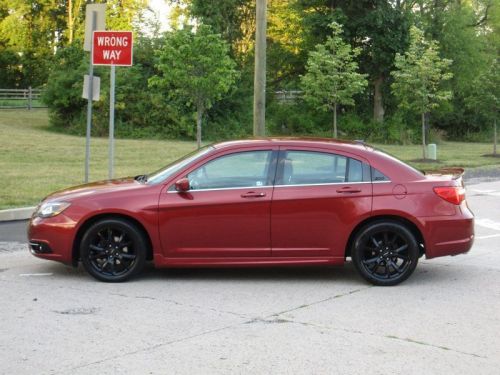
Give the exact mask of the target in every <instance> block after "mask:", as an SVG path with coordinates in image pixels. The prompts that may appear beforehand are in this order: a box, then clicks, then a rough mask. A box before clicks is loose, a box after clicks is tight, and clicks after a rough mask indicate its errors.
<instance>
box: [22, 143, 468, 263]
mask: <svg viewBox="0 0 500 375" xmlns="http://www.w3.org/2000/svg"><path fill="white" fill-rule="evenodd" d="M254 150H261V151H262V150H269V151H272V152H273V153H272V155H273V157H275V158H276V159H275V160H274V161H273V163H270V164H269V176H272V177H274V174H275V173H276V171H277V170H280V168H282V170H283V171H284V168H286V167H285V166H283V167H280V163H282V162H284V163H286V161H284V160H283V155H285V154H284V152H285V151H307V152H316V153H317V152H321V153H325V154H335V155H340V156H344V157H346V158H350V159H349V160H354V161H359V162H361V163H363V168H365V167H367V168H370V167H371V168H374V170H377V171H379V172H381V173H382V174H383V175H385V176H386V180H385V181H371V180H370V181H360V182H339V183H325V184H304V185H293V184H290V185H286V186H285V185H279V184H276V183H275V184H273V183H272V182H271V183H263V184H262V186H255V187H250V188H230V189H206V190H193V191H186V192H178V191H176V190H175V189H174V185H175V182H176V181H177V180H179V179H181V178H184V177H186V176H187V175H188V174H189V173H190V172H192V171H194V170H197V168H199V167H201V166H203V165H205V164H206V163H207V162H209V161H211V160H214V159H217V158H220V157H222V156H225V155H229V154H233V153H238V152H244V151H254ZM287 155H288V154H287ZM278 157H279V159H278ZM345 160H347V159H345ZM346 168H347V167H346ZM363 171H365V169H363ZM372 171H373V169H372ZM283 173H284V172H283ZM363 173H364V172H363ZM372 173H373V172H372ZM363 178H364V177H363ZM275 182H276V180H275ZM461 184H462V182H461V178H455V179H454V178H452V177H451V176H425V175H423V174H422V173H420V172H418V171H416V170H414V169H413V168H411V167H409V166H408V165H406V164H404V163H402V162H400V161H399V160H397V159H395V158H392V157H390V156H388V155H387V154H385V153H382V152H380V151H377V150H375V149H373V148H372V147H369V146H366V145H363V144H360V143H351V142H341V141H334V140H328V139H285V138H281V139H260V140H247V141H233V142H225V143H219V144H216V145H214V146H213V148H212V149H211V150H210V151H208V152H205V153H204V154H203V155H202V156H200V157H199V158H197V159H196V158H195V159H194V160H192V161H191V162H190V163H187V165H185V166H184V167H183V168H181V169H180V170H178V171H177V172H176V173H173V174H172V175H170V176H169V177H168V178H167V179H165V180H164V181H162V182H160V183H155V184H151V183H147V182H146V183H141V182H139V181H136V180H134V179H133V178H125V179H118V180H111V181H102V182H96V183H92V184H87V185H82V186H78V187H74V188H70V189H67V190H63V191H60V192H56V193H54V194H52V195H50V196H48V197H47V198H46V199H45V201H44V202H51V201H61V200H62V201H65V202H70V203H71V205H70V206H69V207H68V208H67V209H66V210H64V211H63V212H62V213H61V214H59V215H57V216H54V217H51V218H41V217H38V216H37V215H36V214H34V216H33V217H32V219H31V221H30V225H29V229H28V239H29V241H30V242H31V243H38V244H46V245H47V248H48V249H50V252H43V253H38V252H34V251H33V250H32V253H33V254H34V255H35V256H37V257H40V258H44V259H51V260H56V261H60V262H64V263H73V264H75V263H76V262H77V261H78V257H79V254H78V246H79V241H80V239H81V236H82V234H83V232H84V231H85V229H86V227H87V226H88V224H89V223H91V222H92V221H94V220H96V219H97V218H100V217H104V216H119V217H125V218H129V219H130V220H133V221H134V222H135V223H136V224H137V225H138V226H140V227H142V228H143V229H144V231H145V233H147V237H148V239H149V242H150V244H151V250H152V252H151V253H152V258H153V261H154V263H155V265H156V266H157V267H168V266H171V267H172V266H253V265H260V266H276V265H287V264H288V265H298V264H301V265H305V264H342V263H343V262H344V261H345V259H346V257H348V256H349V246H350V242H349V240H350V238H351V236H352V234H353V233H354V232H355V231H356V229H357V228H359V227H360V226H361V225H362V224H363V223H366V222H367V221H370V220H374V219H376V218H392V219H396V220H398V221H401V222H404V223H406V224H407V225H409V226H411V227H412V228H414V229H415V233H417V234H418V241H419V242H420V243H421V246H422V248H423V251H424V252H425V256H426V257H427V258H433V257H438V256H444V255H455V254H459V253H464V252H467V251H468V250H469V249H470V248H471V246H472V243H473V238H474V218H473V214H472V213H471V211H470V210H469V209H468V207H467V204H466V202H465V200H463V201H462V202H461V203H460V204H458V205H456V204H453V203H451V202H449V201H447V200H445V199H443V198H442V197H440V196H439V195H438V194H437V193H436V192H435V191H434V190H433V189H434V188H435V187H442V186H450V187H453V186H456V187H460V186H461Z"/></svg>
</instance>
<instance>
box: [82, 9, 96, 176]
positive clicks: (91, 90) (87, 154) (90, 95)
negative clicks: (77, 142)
mask: <svg viewBox="0 0 500 375" xmlns="http://www.w3.org/2000/svg"><path fill="white" fill-rule="evenodd" d="M96 24H97V12H96V11H92V32H91V34H92V36H91V37H90V64H89V91H88V103H87V134H86V140H85V182H89V165H90V130H91V128H92V100H93V99H94V98H93V96H94V65H93V64H92V55H93V53H94V40H93V39H94V36H93V32H94V30H95V28H96Z"/></svg>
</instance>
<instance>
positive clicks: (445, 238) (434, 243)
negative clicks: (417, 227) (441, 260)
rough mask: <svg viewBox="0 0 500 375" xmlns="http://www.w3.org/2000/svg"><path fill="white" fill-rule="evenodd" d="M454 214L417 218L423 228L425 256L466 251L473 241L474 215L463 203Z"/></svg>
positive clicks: (431, 256) (433, 256)
mask: <svg viewBox="0 0 500 375" xmlns="http://www.w3.org/2000/svg"><path fill="white" fill-rule="evenodd" d="M457 211H458V212H459V213H458V214H457V215H454V216H439V217H424V218H419V221H420V224H421V225H422V228H423V232H424V233H423V234H424V240H425V256H426V258H436V257H441V256H446V255H457V254H462V253H466V252H468V251H469V250H470V249H471V247H472V245H473V243H474V215H473V214H472V212H471V211H470V210H469V209H468V208H467V206H465V205H463V206H461V207H460V208H458V207H457Z"/></svg>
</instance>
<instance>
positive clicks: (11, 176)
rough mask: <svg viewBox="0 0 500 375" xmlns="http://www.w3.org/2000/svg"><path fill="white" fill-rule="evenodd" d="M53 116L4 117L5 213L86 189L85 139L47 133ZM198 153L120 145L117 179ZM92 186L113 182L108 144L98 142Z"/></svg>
mask: <svg viewBox="0 0 500 375" xmlns="http://www.w3.org/2000/svg"><path fill="white" fill-rule="evenodd" d="M47 124H48V118H47V111H46V110H44V109H37V110H32V111H28V110H1V111H0V173H1V175H0V209H4V208H10V207H22V206H28V205H34V204H37V203H38V202H39V201H40V200H41V199H42V198H43V197H45V196H46V195H47V194H49V193H50V192H52V191H55V190H58V189H61V188H64V187H67V186H71V185H77V184H81V183H83V180H84V171H85V170H84V162H85V138H84V137H77V136H70V135H65V134H59V133H54V132H50V131H47V126H48V125H47ZM195 148H196V143H195V142H181V141H157V140H125V139H117V140H116V141H115V176H131V175H138V174H143V173H148V172H153V171H154V170H156V169H159V168H161V167H162V166H164V165H165V164H167V163H169V162H170V161H172V160H175V159H177V158H179V157H180V156H182V155H184V154H186V153H187V152H190V151H192V150H194V149H195ZM90 159H91V163H90V180H93V181H94V180H102V179H106V178H107V177H108V140H107V139H106V138H92V140H91V151H90Z"/></svg>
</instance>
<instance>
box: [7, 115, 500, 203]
mask: <svg viewBox="0 0 500 375" xmlns="http://www.w3.org/2000/svg"><path fill="white" fill-rule="evenodd" d="M377 146H378V147H379V148H381V149H383V150H386V151H387V152H389V153H391V154H393V155H395V156H397V157H399V158H401V159H403V160H405V161H409V160H413V159H418V158H420V157H421V148H420V147H419V146H418V145H413V146H396V145H377ZM195 147H196V145H195V143H194V142H184V141H158V140H130V139H128V140H125V139H117V140H116V141H115V176H118V177H119V176H132V175H137V174H143V173H148V172H152V171H154V170H156V169H158V168H160V167H162V166H163V165H165V164H167V163H169V162H170V161H172V160H174V159H177V158H178V157H180V156H182V155H184V154H186V153H188V152H190V151H191V150H194V149H195ZM487 153H491V145H489V144H484V143H457V142H447V143H443V144H441V145H438V157H439V159H440V162H439V163H429V164H427V163H425V164H424V163H410V164H413V165H414V166H416V167H417V168H420V169H435V168H439V167H443V166H461V167H465V168H470V167H480V166H481V167H482V166H486V165H496V166H497V167H498V166H499V165H500V159H498V158H496V159H495V158H487V157H482V156H481V155H483V154H487ZM107 156H108V140H107V139H106V138H92V141H91V165H90V168H91V169H90V179H91V180H102V179H106V178H107V174H108V170H107V168H108V160H107ZM84 161H85V138H84V137H77V136H71V135H65V134H60V133H54V132H51V131H48V116H47V111H46V110H45V109H37V110H32V111H28V110H0V173H1V175H0V209H5V208H11V207H22V206H28V205H34V204H37V203H38V202H39V201H40V200H41V199H42V198H43V197H44V196H46V195H47V194H49V193H50V192H52V191H55V190H58V189H61V188H64V187H67V186H71V185H77V184H80V183H82V182H83V179H84Z"/></svg>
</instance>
